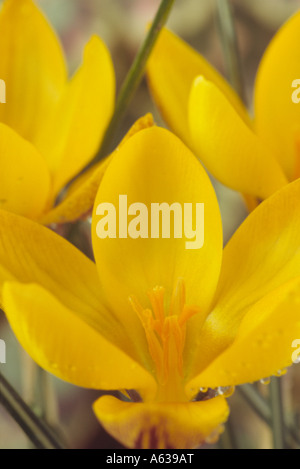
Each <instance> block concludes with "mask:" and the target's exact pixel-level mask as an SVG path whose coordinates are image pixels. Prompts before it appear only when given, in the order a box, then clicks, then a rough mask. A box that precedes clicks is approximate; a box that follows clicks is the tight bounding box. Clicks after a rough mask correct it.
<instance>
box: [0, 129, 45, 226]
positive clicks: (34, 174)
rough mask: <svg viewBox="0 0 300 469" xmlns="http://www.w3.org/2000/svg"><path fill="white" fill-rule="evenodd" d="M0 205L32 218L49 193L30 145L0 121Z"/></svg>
mask: <svg viewBox="0 0 300 469" xmlns="http://www.w3.org/2000/svg"><path fill="white" fill-rule="evenodd" d="M0 155H1V158H0V174H1V183H0V207H1V209H5V210H9V211H12V212H15V213H18V214H20V215H23V216H26V217H29V218H36V217H37V216H38V215H40V214H41V212H42V211H43V210H44V209H45V207H46V204H47V201H48V198H49V195H50V187H51V186H50V174H49V171H48V168H47V167H46V164H45V162H44V160H43V158H42V157H41V155H40V154H39V153H38V152H37V151H36V149H35V148H34V147H33V145H32V144H31V143H29V142H27V141H26V140H24V139H23V138H22V137H20V136H19V135H18V134H17V133H16V132H15V131H14V130H12V129H11V128H9V127H7V126H6V125H4V124H1V123H0Z"/></svg>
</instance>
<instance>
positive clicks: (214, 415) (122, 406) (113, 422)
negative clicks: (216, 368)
mask: <svg viewBox="0 0 300 469" xmlns="http://www.w3.org/2000/svg"><path fill="white" fill-rule="evenodd" d="M94 411H95V413H96V416H97V417H98V419H99V420H100V422H101V424H102V425H103V427H104V428H105V429H106V431H108V433H110V434H111V435H112V436H113V437H114V438H116V439H117V440H118V441H120V442H121V443H122V444H123V445H125V446H127V447H129V448H136V449H189V448H195V447H197V446H199V445H200V444H202V443H204V442H205V439H206V438H207V437H209V436H210V435H211V433H212V432H214V431H215V432H216V435H218V434H219V433H220V430H219V428H218V427H219V425H220V424H222V423H223V422H225V421H226V420H227V418H228V414H229V411H228V407H227V404H226V400H225V399H223V398H216V399H212V400H209V401H202V402H188V403H166V402H164V403H130V402H122V401H119V400H118V399H115V398H114V397H112V396H104V397H101V398H100V399H99V400H98V401H96V402H95V404H94ZM165 457H166V455H165ZM166 462H167V461H166ZM174 462H175V461H174ZM177 462H179V460H178V461H177ZM181 462H182V463H183V461H181Z"/></svg>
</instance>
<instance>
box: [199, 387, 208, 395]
mask: <svg viewBox="0 0 300 469" xmlns="http://www.w3.org/2000/svg"><path fill="white" fill-rule="evenodd" d="M199 391H200V392H203V393H204V394H206V393H207V391H208V388H200V389H199Z"/></svg>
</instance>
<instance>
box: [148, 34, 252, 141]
mask: <svg viewBox="0 0 300 469" xmlns="http://www.w3.org/2000/svg"><path fill="white" fill-rule="evenodd" d="M198 75H204V76H205V77H206V78H207V79H208V80H210V81H212V82H214V83H215V84H216V86H218V87H219V88H220V90H221V91H222V92H223V93H224V94H225V95H226V96H227V98H228V99H229V101H230V102H231V104H232V105H233V106H234V108H235V109H236V110H237V112H238V113H239V114H240V115H241V116H242V118H243V119H244V120H245V121H246V122H249V117H248V114H247V111H246V109H245V108H244V106H243V104H242V103H241V101H240V99H239V97H238V96H237V94H236V93H235V92H234V90H233V89H232V88H231V87H230V86H229V85H228V83H227V82H226V81H225V80H224V78H222V76H221V75H220V74H219V73H218V72H217V71H216V70H215V69H214V68H213V67H212V66H211V65H210V64H209V63H208V62H207V61H206V60H205V59H204V58H203V57H202V56H201V55H200V54H198V53H197V52H196V51H195V50H193V49H192V48H191V47H190V46H188V45H187V44H186V43H185V42H184V41H182V40H181V39H179V38H178V37H176V36H175V35H174V34H172V33H171V32H170V31H168V30H167V29H163V30H162V32H161V34H160V36H159V38H158V41H157V43H156V45H155V47H154V50H153V52H152V54H151V56H150V59H149V63H148V79H149V86H150V90H151V92H152V95H153V97H154V100H155V102H156V104H157V106H158V108H159V109H160V111H161V113H162V116H163V118H164V119H165V121H166V122H167V124H168V125H169V127H170V128H171V129H172V130H173V131H174V132H175V133H176V134H177V135H178V136H179V137H180V138H181V139H182V140H183V141H184V142H185V143H186V144H188V145H191V139H190V131H189V123H188V102H189V95H190V90H191V87H192V85H193V81H194V79H195V78H196V77H197V76H198Z"/></svg>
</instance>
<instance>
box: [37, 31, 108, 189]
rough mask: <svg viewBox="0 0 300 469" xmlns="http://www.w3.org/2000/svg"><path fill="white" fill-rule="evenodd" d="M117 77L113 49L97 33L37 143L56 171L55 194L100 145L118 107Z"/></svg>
mask: <svg viewBox="0 0 300 469" xmlns="http://www.w3.org/2000/svg"><path fill="white" fill-rule="evenodd" d="M114 95H115V78H114V70H113V65H112V61H111V58H110V55H109V52H108V50H107V48H106V46H105V45H104V43H103V42H102V41H101V40H100V38H98V37H96V36H94V37H93V38H92V39H91V40H90V42H89V43H88V44H87V46H86V49H85V53H84V62H83V65H82V67H81V68H80V69H79V70H78V72H77V73H76V74H75V76H74V77H73V79H72V80H71V82H70V83H69V84H68V85H67V86H66V88H65V91H64V93H63V95H62V97H61V99H60V101H59V103H58V106H57V109H56V111H55V113H54V115H52V116H51V119H50V122H49V125H48V127H46V128H45V131H44V133H43V134H42V135H41V136H40V138H39V139H38V140H37V142H36V145H37V147H38V148H39V149H40V151H41V152H42V153H43V154H44V155H45V157H46V158H47V161H48V163H49V166H50V168H51V170H52V172H53V173H54V194H57V193H58V192H59V190H60V189H61V188H62V187H63V186H64V185H65V184H66V183H67V182H69V181H70V180H71V179H72V178H73V177H74V176H75V175H76V174H77V173H79V172H80V171H81V170H82V169H83V168H84V166H86V165H87V164H88V162H89V161H90V160H91V158H92V157H93V156H94V155H95V153H96V151H97V150H98V148H99V146H100V142H101V139H102V137H103V134H104V132H105V129H106V127H107V124H108V122H109V120H110V117H111V115H112V112H113V107H114V97H115V96H114Z"/></svg>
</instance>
